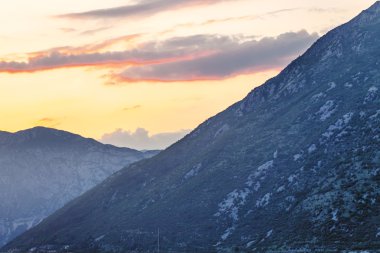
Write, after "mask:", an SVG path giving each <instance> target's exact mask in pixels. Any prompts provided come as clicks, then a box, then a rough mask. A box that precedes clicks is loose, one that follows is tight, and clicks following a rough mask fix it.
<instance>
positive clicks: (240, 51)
mask: <svg viewBox="0 0 380 253" xmlns="http://www.w3.org/2000/svg"><path fill="white" fill-rule="evenodd" d="M317 38H318V35H317V34H316V33H314V34H309V33H307V32H306V31H300V32H297V33H293V32H290V33H284V34H281V35H280V36H278V37H276V38H269V37H268V38H263V39H261V40H259V41H257V40H249V41H244V42H240V41H239V40H236V39H228V38H225V40H226V41H225V43H223V44H222V45H220V44H218V42H217V40H212V39H210V38H208V39H207V40H206V38H197V39H195V40H198V41H197V42H196V43H199V45H207V47H211V45H210V44H213V43H215V44H213V46H214V47H215V48H216V49H217V52H216V53H213V54H210V55H207V56H204V57H198V58H194V59H190V60H183V61H178V62H171V63H161V64H154V65H149V66H135V67H130V68H128V69H126V70H125V71H123V72H122V73H120V74H119V75H117V76H114V78H115V79H117V80H118V81H123V80H125V81H127V82H132V81H149V80H152V81H169V82H170V81H191V80H212V79H224V78H228V77H231V76H235V75H239V74H242V73H252V72H255V71H263V70H269V69H274V68H281V67H283V66H284V65H286V64H287V63H289V62H290V61H291V60H292V59H293V58H295V57H296V56H298V55H299V54H301V53H303V52H304V51H305V50H306V49H307V48H308V47H309V46H310V45H311V44H312V43H313V42H314V41H315V40H316V39H317ZM202 39H203V42H202V43H201V41H199V40H202ZM193 40H194V38H193ZM219 40H220V39H219Z"/></svg>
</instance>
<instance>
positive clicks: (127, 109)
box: [123, 105, 142, 112]
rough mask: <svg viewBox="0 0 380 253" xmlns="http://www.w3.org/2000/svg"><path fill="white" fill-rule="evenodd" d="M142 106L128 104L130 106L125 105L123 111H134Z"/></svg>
mask: <svg viewBox="0 0 380 253" xmlns="http://www.w3.org/2000/svg"><path fill="white" fill-rule="evenodd" d="M141 107H142V105H134V106H128V107H124V108H123V111H125V112H129V111H134V110H137V109H140V108H141Z"/></svg>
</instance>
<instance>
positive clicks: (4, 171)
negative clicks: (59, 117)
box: [0, 127, 153, 245]
mask: <svg viewBox="0 0 380 253" xmlns="http://www.w3.org/2000/svg"><path fill="white" fill-rule="evenodd" d="M152 155H153V154H149V153H148V154H147V155H146V154H144V153H142V152H140V151H137V150H132V149H128V148H116V147H113V146H111V145H104V144H101V143H99V142H96V141H95V140H92V139H85V138H83V137H81V136H79V135H74V134H71V133H68V132H64V131H58V130H55V129H48V128H42V127H37V128H33V129H29V130H25V131H20V132H17V133H7V132H0V245H4V243H6V242H7V241H8V240H9V239H12V238H14V237H15V236H17V235H19V234H20V233H22V232H24V231H25V230H26V229H29V228H31V227H32V226H34V225H36V224H38V223H39V222H40V221H41V220H42V219H43V218H45V217H46V216H48V215H49V214H51V213H52V212H54V211H55V210H57V209H58V208H60V207H62V206H63V205H64V204H65V203H67V202H68V201H70V200H72V199H73V198H75V197H77V196H79V195H80V194H82V193H84V192H85V191H87V190H89V189H90V188H92V187H93V186H95V185H97V184H98V183H100V182H101V181H103V180H104V179H105V178H106V177H108V176H110V175H111V174H112V173H114V172H116V171H117V170H119V169H121V168H123V167H124V166H125V165H128V164H130V163H132V162H135V161H138V160H141V159H143V158H146V157H151V156H152Z"/></svg>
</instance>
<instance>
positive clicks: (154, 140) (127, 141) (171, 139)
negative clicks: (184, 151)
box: [100, 128, 190, 150]
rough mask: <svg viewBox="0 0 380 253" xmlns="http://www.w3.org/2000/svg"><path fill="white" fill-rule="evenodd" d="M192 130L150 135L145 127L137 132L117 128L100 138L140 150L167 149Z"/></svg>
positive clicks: (116, 144) (106, 141) (109, 142)
mask: <svg viewBox="0 0 380 253" xmlns="http://www.w3.org/2000/svg"><path fill="white" fill-rule="evenodd" d="M189 132H190V130H180V131H178V132H169V133H160V134H154V135H150V134H149V131H147V130H146V129H144V128H137V129H136V131H135V132H131V131H125V130H123V129H117V130H115V131H114V132H113V133H108V134H104V135H103V136H102V138H101V139H100V141H101V142H103V143H105V144H112V145H115V146H119V147H129V148H134V149H138V150H153V149H165V148H167V147H169V146H170V145H172V144H174V143H175V142H176V141H178V140H180V139H182V138H183V137H184V136H185V135H186V134H188V133H189Z"/></svg>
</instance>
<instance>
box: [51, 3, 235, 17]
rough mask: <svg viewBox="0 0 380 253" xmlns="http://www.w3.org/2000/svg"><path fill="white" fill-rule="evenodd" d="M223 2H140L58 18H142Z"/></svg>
mask: <svg viewBox="0 0 380 253" xmlns="http://www.w3.org/2000/svg"><path fill="white" fill-rule="evenodd" d="M225 1H228V0H141V1H139V2H137V3H136V4H133V5H124V6H120V7H115V8H107V9H98V10H91V11H87V12H80V13H69V14H64V15H60V16H58V17H61V18H70V19H105V18H120V17H123V18H128V17H144V16H147V15H154V14H156V13H159V12H162V11H167V10H172V9H178V8H184V7H188V6H193V5H208V4H214V3H218V2H225Z"/></svg>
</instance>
